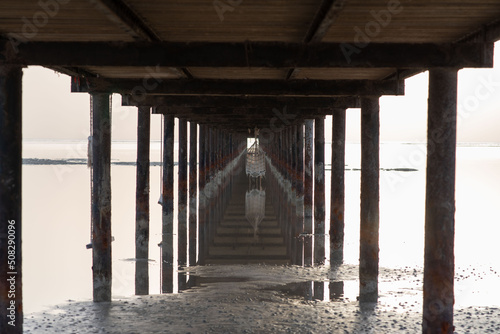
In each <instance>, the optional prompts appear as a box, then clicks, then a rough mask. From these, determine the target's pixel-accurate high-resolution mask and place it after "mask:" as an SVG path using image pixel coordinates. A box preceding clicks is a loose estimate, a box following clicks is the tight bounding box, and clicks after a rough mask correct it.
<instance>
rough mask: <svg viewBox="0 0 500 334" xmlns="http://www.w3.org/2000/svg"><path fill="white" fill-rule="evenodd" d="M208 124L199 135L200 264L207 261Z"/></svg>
mask: <svg viewBox="0 0 500 334" xmlns="http://www.w3.org/2000/svg"><path fill="white" fill-rule="evenodd" d="M206 129H207V126H206V125H203V124H200V136H199V146H200V147H199V152H198V157H199V164H198V188H199V190H200V195H199V207H198V217H199V218H198V220H199V221H198V231H199V232H198V239H199V243H198V244H199V247H198V248H199V254H198V264H204V263H205V257H206V255H207V254H206V253H205V236H206V223H207V218H206V207H207V196H206V193H205V184H206V165H207V164H206V155H207V153H206V150H207V140H208V136H207V131H206Z"/></svg>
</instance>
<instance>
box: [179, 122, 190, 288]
mask: <svg viewBox="0 0 500 334" xmlns="http://www.w3.org/2000/svg"><path fill="white" fill-rule="evenodd" d="M178 172H179V178H178V179H177V182H178V187H177V191H178V199H177V204H178V216H177V218H178V219H177V222H178V225H177V226H178V234H177V238H178V239H177V250H178V253H177V254H178V255H177V265H178V268H179V275H178V279H179V291H181V290H185V289H186V275H185V274H184V273H183V272H181V271H182V270H183V269H184V267H186V265H187V202H188V168H187V121H186V119H185V118H179V163H178Z"/></svg>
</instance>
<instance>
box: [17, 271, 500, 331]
mask: <svg viewBox="0 0 500 334" xmlns="http://www.w3.org/2000/svg"><path fill="white" fill-rule="evenodd" d="M187 272H188V274H189V276H188V277H189V278H190V279H191V282H192V283H193V285H194V286H193V287H192V288H191V289H188V290H186V291H183V292H181V293H179V294H165V295H152V296H140V297H125V298H117V299H114V300H113V301H112V302H111V303H92V302H91V301H80V302H76V301H69V302H68V303H66V304H64V305H58V306H56V307H54V308H51V309H49V310H46V311H44V312H39V313H33V314H27V315H26V316H25V322H24V323H25V332H26V333H36V334H38V333H42V334H43V333H78V334H80V333H81V334H87V333H88V334H90V333H116V334H118V333H120V334H121V333H137V334H139V333H140V334H146V333H421V321H422V319H421V318H422V317H421V309H422V272H421V270H419V269H417V268H402V269H384V268H381V269H380V279H379V291H380V298H379V302H378V303H376V304H363V303H359V302H358V301H357V300H356V295H357V285H358V281H357V274H358V268H357V266H351V265H343V266H341V267H340V268H337V269H330V268H329V267H319V268H302V267H297V266H266V265H225V266H222V265H213V266H200V267H192V268H189V269H188V270H187ZM458 272H459V275H458V276H457V280H458V281H460V279H465V278H466V276H467V275H468V274H470V273H468V272H466V271H458ZM460 275H462V277H460ZM324 282H326V283H324ZM455 327H456V328H455V332H456V333H498V332H500V308H499V307H491V306H490V307H480V306H467V307H465V306H456V307H455Z"/></svg>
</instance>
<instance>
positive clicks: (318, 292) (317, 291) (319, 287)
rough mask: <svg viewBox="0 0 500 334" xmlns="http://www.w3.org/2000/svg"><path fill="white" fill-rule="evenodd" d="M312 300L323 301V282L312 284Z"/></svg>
mask: <svg viewBox="0 0 500 334" xmlns="http://www.w3.org/2000/svg"><path fill="white" fill-rule="evenodd" d="M314 299H315V300H325V282H314Z"/></svg>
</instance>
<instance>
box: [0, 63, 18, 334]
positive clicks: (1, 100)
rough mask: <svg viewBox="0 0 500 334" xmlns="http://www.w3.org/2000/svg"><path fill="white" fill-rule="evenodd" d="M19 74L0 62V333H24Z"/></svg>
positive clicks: (16, 68)
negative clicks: (0, 318)
mask: <svg viewBox="0 0 500 334" xmlns="http://www.w3.org/2000/svg"><path fill="white" fill-rule="evenodd" d="M22 77H23V71H22V68H21V67H15V66H8V65H0V262H1V263H0V280H1V283H0V316H1V317H2V320H1V321H0V332H1V333H6V332H7V330H8V332H7V333H13V334H20V333H22V332H23V286H22V249H21V240H22V238H21V237H22V221H21V212H22V210H21V204H22V196H21V195H22V187H21V182H22Z"/></svg>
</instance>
